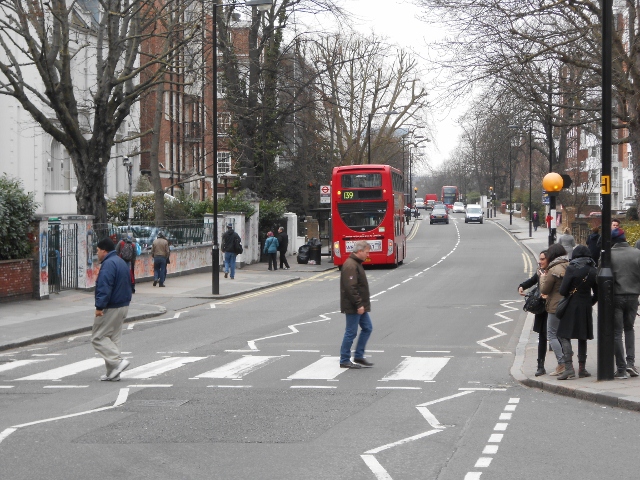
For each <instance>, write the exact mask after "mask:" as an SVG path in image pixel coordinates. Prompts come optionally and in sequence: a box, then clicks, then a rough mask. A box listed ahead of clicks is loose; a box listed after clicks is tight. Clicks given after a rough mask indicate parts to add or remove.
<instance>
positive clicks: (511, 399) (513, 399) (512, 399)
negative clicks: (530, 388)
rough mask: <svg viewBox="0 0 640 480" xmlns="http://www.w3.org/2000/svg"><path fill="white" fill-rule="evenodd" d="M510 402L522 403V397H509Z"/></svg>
mask: <svg viewBox="0 0 640 480" xmlns="http://www.w3.org/2000/svg"><path fill="white" fill-rule="evenodd" d="M509 403H520V399H519V398H510V399H509Z"/></svg>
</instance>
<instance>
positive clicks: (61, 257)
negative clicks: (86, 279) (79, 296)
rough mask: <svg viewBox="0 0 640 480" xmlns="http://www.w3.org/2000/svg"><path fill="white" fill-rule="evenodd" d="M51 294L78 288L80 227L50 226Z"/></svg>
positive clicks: (66, 225)
mask: <svg viewBox="0 0 640 480" xmlns="http://www.w3.org/2000/svg"><path fill="white" fill-rule="evenodd" d="M48 237H49V238H48V245H49V249H48V250H49V251H48V257H49V261H48V266H49V269H48V274H49V292H50V293H58V292H60V291H61V290H71V289H75V288H78V225H76V224H65V225H61V224H57V223H53V224H49V233H48Z"/></svg>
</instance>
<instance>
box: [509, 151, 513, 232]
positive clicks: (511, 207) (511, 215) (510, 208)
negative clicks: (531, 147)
mask: <svg viewBox="0 0 640 480" xmlns="http://www.w3.org/2000/svg"><path fill="white" fill-rule="evenodd" d="M511 185H512V182H511V139H509V225H513V203H512V199H511Z"/></svg>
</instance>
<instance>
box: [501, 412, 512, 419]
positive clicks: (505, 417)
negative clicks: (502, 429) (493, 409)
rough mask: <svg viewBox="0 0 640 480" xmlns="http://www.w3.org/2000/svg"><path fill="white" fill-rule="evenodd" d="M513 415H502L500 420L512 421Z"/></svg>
mask: <svg viewBox="0 0 640 480" xmlns="http://www.w3.org/2000/svg"><path fill="white" fill-rule="evenodd" d="M512 415H513V414H512V413H501V414H500V418H499V419H498V420H511V416H512Z"/></svg>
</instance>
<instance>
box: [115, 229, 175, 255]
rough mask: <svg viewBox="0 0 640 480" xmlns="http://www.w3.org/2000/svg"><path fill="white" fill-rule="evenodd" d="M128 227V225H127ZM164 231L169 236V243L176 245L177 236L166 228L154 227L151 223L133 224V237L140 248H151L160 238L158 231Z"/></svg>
mask: <svg viewBox="0 0 640 480" xmlns="http://www.w3.org/2000/svg"><path fill="white" fill-rule="evenodd" d="M127 229H128V227H127ZM160 231H162V232H164V235H165V237H167V241H168V242H169V245H175V243H176V238H175V237H174V236H173V235H171V233H169V232H167V230H166V229H162V228H158V227H153V226H149V225H131V233H132V234H133V238H135V239H136V242H137V243H138V245H140V248H142V249H143V250H144V249H150V248H151V246H152V245H153V241H154V240H155V239H156V238H158V233H159V232H160Z"/></svg>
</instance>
